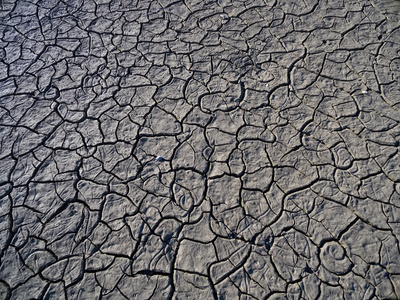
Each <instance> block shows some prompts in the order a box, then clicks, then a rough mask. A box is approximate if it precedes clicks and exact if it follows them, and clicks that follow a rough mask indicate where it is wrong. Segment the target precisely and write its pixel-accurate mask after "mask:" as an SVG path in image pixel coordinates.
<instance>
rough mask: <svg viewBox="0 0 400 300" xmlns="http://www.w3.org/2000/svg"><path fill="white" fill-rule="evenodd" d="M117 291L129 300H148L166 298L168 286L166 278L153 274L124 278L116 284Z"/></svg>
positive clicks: (168, 293)
mask: <svg viewBox="0 0 400 300" xmlns="http://www.w3.org/2000/svg"><path fill="white" fill-rule="evenodd" d="M118 289H119V290H120V291H121V294H123V295H124V296H125V297H127V298H129V299H134V298H138V299H150V298H151V297H154V298H155V299H156V297H159V299H162V298H168V296H169V295H170V292H171V291H170V289H171V288H170V284H169V278H168V277H167V276H162V275H157V274H154V275H153V276H148V275H135V276H133V277H131V276H124V277H123V278H122V279H121V281H120V282H119V283H118Z"/></svg>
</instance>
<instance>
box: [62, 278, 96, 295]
mask: <svg viewBox="0 0 400 300" xmlns="http://www.w3.org/2000/svg"><path fill="white" fill-rule="evenodd" d="M101 290H102V287H101V286H99V284H98V282H97V281H96V278H95V274H93V273H84V274H83V276H82V278H81V279H80V281H79V282H77V283H76V284H74V285H71V286H66V287H65V294H66V296H67V299H71V298H88V297H89V298H90V297H95V298H100V294H101Z"/></svg>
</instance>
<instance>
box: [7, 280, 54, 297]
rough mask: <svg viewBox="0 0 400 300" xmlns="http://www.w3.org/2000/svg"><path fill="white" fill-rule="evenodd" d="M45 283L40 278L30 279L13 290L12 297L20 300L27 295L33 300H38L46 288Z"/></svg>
mask: <svg viewBox="0 0 400 300" xmlns="http://www.w3.org/2000/svg"><path fill="white" fill-rule="evenodd" d="M47 284H48V283H47V282H46V281H45V280H43V279H42V278H40V276H34V277H31V278H30V279H29V280H28V281H27V282H25V283H23V284H22V285H20V286H18V287H17V288H16V289H15V290H13V297H16V298H15V299H21V298H24V297H26V295H29V296H30V297H32V298H33V299H35V298H36V299H39V298H40V297H41V295H42V294H43V293H44V291H45V290H46V288H47Z"/></svg>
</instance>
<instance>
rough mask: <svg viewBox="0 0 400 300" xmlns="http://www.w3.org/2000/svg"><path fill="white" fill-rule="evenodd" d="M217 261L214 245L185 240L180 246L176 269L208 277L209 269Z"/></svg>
mask: <svg viewBox="0 0 400 300" xmlns="http://www.w3.org/2000/svg"><path fill="white" fill-rule="evenodd" d="M215 260H216V257H215V251H214V247H213V246H212V244H202V243H200V242H194V241H191V240H186V239H185V240H183V241H182V242H181V243H180V245H179V250H178V254H177V258H176V264H175V266H176V268H177V269H180V270H183V271H191V272H197V273H201V274H203V275H207V269H208V267H209V266H210V264H211V263H212V262H214V261H215Z"/></svg>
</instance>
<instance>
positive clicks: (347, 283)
mask: <svg viewBox="0 0 400 300" xmlns="http://www.w3.org/2000/svg"><path fill="white" fill-rule="evenodd" d="M340 284H341V285H342V286H343V287H344V288H345V292H344V299H356V298H357V297H360V296H362V297H363V298H370V297H373V295H374V292H375V288H374V286H373V285H372V284H371V282H368V281H367V280H366V279H365V278H363V277H361V276H358V275H355V274H354V273H352V272H350V273H348V274H346V275H344V276H342V277H341V279H340Z"/></svg>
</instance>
